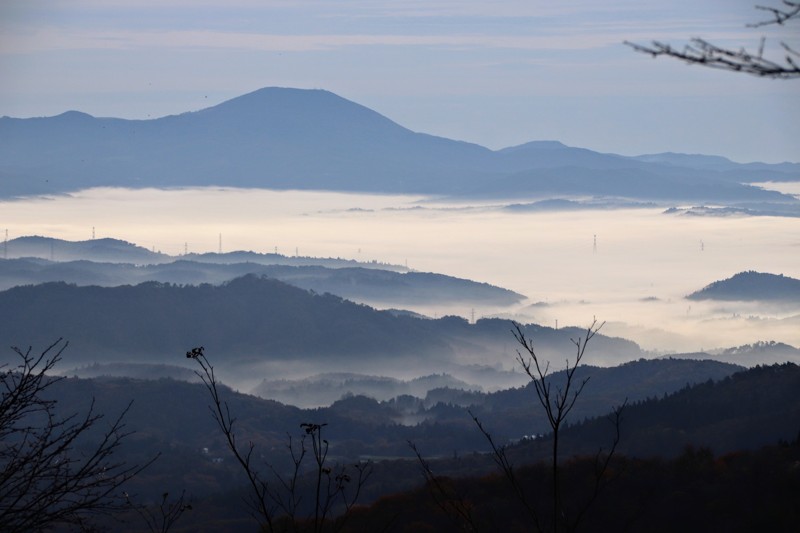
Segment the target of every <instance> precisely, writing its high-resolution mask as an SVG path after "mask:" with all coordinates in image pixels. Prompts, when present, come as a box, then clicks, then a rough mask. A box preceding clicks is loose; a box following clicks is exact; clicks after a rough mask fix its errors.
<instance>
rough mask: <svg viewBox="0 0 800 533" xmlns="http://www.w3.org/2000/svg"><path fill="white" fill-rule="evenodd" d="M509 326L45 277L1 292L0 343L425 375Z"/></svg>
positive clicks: (326, 299)
mask: <svg viewBox="0 0 800 533" xmlns="http://www.w3.org/2000/svg"><path fill="white" fill-rule="evenodd" d="M530 328H532V329H530V330H529V332H530V333H531V334H534V333H535V334H536V335H537V340H540V345H541V349H542V350H544V351H545V353H547V352H548V350H550V353H556V354H561V353H563V351H565V350H571V349H570V341H569V338H570V337H575V336H577V335H580V334H582V333H583V332H582V331H579V330H576V329H573V328H561V329H559V330H553V329H551V328H546V327H542V326H530ZM510 329H511V324H510V323H509V322H508V321H506V320H480V321H478V322H477V324H469V323H467V321H466V320H464V319H461V318H457V317H445V318H442V319H439V320H426V319H420V318H415V317H412V316H407V315H398V314H394V313H391V312H388V311H376V310H375V309H373V308H371V307H367V306H365V305H359V304H355V303H353V302H350V301H347V300H343V299H341V298H339V297H337V296H332V295H330V294H324V295H319V294H314V293H311V292H307V291H304V290H302V289H299V288H296V287H292V286H290V285H287V284H285V283H282V282H280V281H277V280H274V279H269V278H263V277H257V276H252V275H250V276H245V277H242V278H237V279H235V280H233V281H231V282H228V283H226V284H224V285H221V286H213V285H200V286H178V285H171V284H164V283H157V282H147V283H142V284H140V285H137V286H121V287H110V288H104V287H96V286H90V287H77V286H74V285H68V284H66V283H46V284H43V285H36V286H23V287H16V288H13V289H9V290H7V291H4V292H0V345H5V346H18V345H19V346H25V345H29V344H33V345H45V344H49V343H50V342H52V341H53V339H55V338H58V337H64V338H66V339H69V340H70V342H71V346H72V348H71V350H73V353H74V354H75V355H74V357H75V359H77V360H80V361H89V362H91V361H106V360H110V359H116V360H119V359H120V358H127V360H131V359H130V358H132V357H135V358H136V359H135V360H136V361H142V360H147V361H148V362H164V357H165V356H166V355H167V354H175V353H179V354H180V353H184V352H185V350H186V349H188V348H189V347H191V346H196V345H201V344H202V345H205V347H206V348H207V349H208V350H209V351H212V352H214V353H219V354H224V356H225V357H228V358H230V359H229V360H230V361H231V362H233V360H234V359H236V360H237V361H239V362H241V363H248V362H258V361H266V360H292V359H298V358H299V359H301V360H305V361H309V362H310V361H319V362H320V363H326V364H331V365H334V364H338V363H340V362H342V361H346V360H349V361H354V360H359V361H364V360H365V358H367V359H366V360H367V361H384V362H386V361H390V360H391V361H393V362H395V363H397V364H398V366H402V365H407V364H410V363H401V362H402V361H425V362H426V364H428V367H427V368H428V372H431V371H436V365H437V363H441V362H445V361H449V360H450V358H451V357H452V356H453V355H454V354H455V353H457V352H458V353H461V352H470V353H472V354H484V353H493V354H497V353H498V352H499V351H501V350H502V346H503V345H504V344H508V342H509V339H511V334H510ZM593 344H594V349H593V353H597V354H599V353H603V352H606V353H607V352H611V353H613V354H614V355H615V356H616V357H618V358H634V357H639V356H640V350H639V347H638V346H637V345H636V344H634V343H632V342H630V341H625V340H622V339H614V338H610V337H604V336H598V337H597V339H596V341H594V342H593ZM490 348H491V349H490ZM398 356H402V357H401V358H398ZM170 357H172V356H170ZM559 359H561V356H560V355H559ZM617 360H619V359H617ZM324 370H325V369H323V368H320V369H319V370H318V371H324Z"/></svg>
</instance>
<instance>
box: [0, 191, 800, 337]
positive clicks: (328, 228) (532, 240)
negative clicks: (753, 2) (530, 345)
mask: <svg viewBox="0 0 800 533" xmlns="http://www.w3.org/2000/svg"><path fill="white" fill-rule="evenodd" d="M419 199H420V197H413V196H388V195H362V194H343V193H331V192H315V191H266V190H245V189H220V188H205V189H176V190H167V191H159V190H154V189H140V190H126V189H91V190H88V191H82V192H79V193H74V194H71V195H65V196H56V197H41V198H29V199H22V200H16V201H5V202H0V212H2V213H3V221H4V223H6V224H7V225H8V228H9V236H10V238H15V237H18V236H21V235H31V234H43V235H48V236H52V237H57V238H62V239H67V240H88V239H90V238H91V236H92V231H93V230H94V231H95V232H96V237H98V238H99V237H116V238H122V239H125V240H128V241H131V242H134V243H137V244H139V245H142V246H145V247H147V248H152V249H154V250H157V251H162V252H165V253H169V254H173V255H180V254H182V253H183V252H184V250H187V251H189V252H215V251H217V250H218V246H219V237H220V234H221V236H222V246H223V251H233V250H254V251H258V252H264V253H267V252H274V251H277V252H278V253H281V254H285V255H295V254H299V255H302V256H317V257H342V258H347V259H357V260H360V261H372V260H376V261H380V262H388V263H394V264H400V265H403V264H407V265H408V266H409V267H410V268H412V269H415V270H419V271H423V272H427V271H432V272H439V273H444V274H449V275H453V276H459V277H464V278H469V279H473V280H476V281H480V282H487V283H492V284H495V285H498V286H501V287H505V288H509V289H512V290H515V291H518V292H520V293H522V294H525V295H526V296H528V297H529V298H530V302H528V303H540V304H546V305H538V306H534V307H531V308H524V306H523V308H519V309H516V310H512V311H514V312H516V313H518V315H517V318H518V319H519V320H529V321H535V322H536V323H540V324H544V325H547V326H551V327H552V326H554V325H556V320H558V321H559V324H560V325H561V326H564V325H577V326H587V325H588V324H589V323H591V322H592V320H593V319H594V318H597V319H598V320H604V321H608V322H609V324H608V325H607V326H606V329H605V332H606V333H607V334H611V335H619V336H623V337H626V338H630V339H632V340H635V341H637V342H639V343H640V344H641V345H642V346H643V347H644V348H645V349H649V350H657V351H661V352H663V351H696V350H700V349H701V348H705V349H710V348H716V347H730V346H737V345H741V344H747V343H753V342H757V341H765V340H777V341H781V342H785V343H787V344H791V345H794V346H798V345H800V336H799V333H798V332H800V328H798V327H797V326H798V320H800V317H799V316H798V309H797V307H794V308H788V309H781V308H777V309H776V308H770V307H768V306H764V305H762V304H760V303H749V304H742V303H729V302H726V303H715V302H693V301H688V300H685V299H684V297H685V296H686V295H688V294H689V293H691V292H693V291H695V290H698V289H700V288H702V287H703V286H705V285H707V284H709V283H711V282H712V281H716V280H718V279H724V278H727V277H730V276H732V275H733V274H735V273H737V272H740V271H744V270H757V271H762V272H770V273H775V274H784V275H787V276H791V277H794V278H800V263H798V261H797V257H798V251H800V238H799V235H800V234H799V233H798V231H797V228H798V221H797V218H790V217H703V216H685V215H665V214H663V211H664V210H663V208H643V209H615V210H587V211H580V212H574V211H568V212H523V213H517V212H508V211H502V210H500V209H497V206H496V205H494V206H493V205H480V204H476V205H471V206H470V205H468V204H466V205H462V206H460V208H458V206H455V207H454V205H453V204H436V203H422V204H420V203H419V202H418V200H419ZM595 235H596V236H597V249H596V251H595V250H594V236H595ZM55 259H58V258H55ZM415 309H416V310H419V311H422V312H426V313H428V314H429V315H430V316H443V315H444V314H458V315H460V316H463V317H465V318H471V315H472V313H473V312H474V313H475V318H480V317H482V316H489V315H492V314H493V313H496V312H500V311H503V312H508V311H509V310H508V309H502V310H501V309H496V308H476V309H474V310H473V309H470V308H462V307H459V308H450V307H443V306H441V305H438V304H437V303H431V304H430V305H429V306H422V307H416V308H415ZM792 317H793V318H792ZM787 319H788V320H787Z"/></svg>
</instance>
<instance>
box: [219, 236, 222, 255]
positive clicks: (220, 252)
mask: <svg viewBox="0 0 800 533" xmlns="http://www.w3.org/2000/svg"><path fill="white" fill-rule="evenodd" d="M219 254H220V255H222V233H220V234H219Z"/></svg>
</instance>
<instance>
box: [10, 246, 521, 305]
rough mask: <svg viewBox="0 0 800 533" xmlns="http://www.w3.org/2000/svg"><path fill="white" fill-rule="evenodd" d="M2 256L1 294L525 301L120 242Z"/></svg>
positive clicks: (372, 267) (404, 274)
mask: <svg viewBox="0 0 800 533" xmlns="http://www.w3.org/2000/svg"><path fill="white" fill-rule="evenodd" d="M4 254H5V255H7V257H8V259H0V290H5V289H10V288H11V287H14V286H18V285H35V284H39V283H46V282H56V281H64V282H67V283H74V284H76V285H98V286H105V287H112V286H119V285H136V284H139V283H142V282H146V281H157V282H161V283H177V284H181V285H187V284H188V285H199V284H202V283H212V284H219V283H223V282H228V281H230V280H232V279H234V278H238V277H241V276H244V275H246V274H257V275H260V276H267V277H269V278H274V279H278V280H281V281H283V282H285V283H288V284H290V285H294V286H296V287H300V288H302V289H306V290H312V291H314V292H317V293H320V294H323V293H331V294H335V295H337V296H341V297H343V298H347V299H350V300H353V301H357V302H360V303H368V304H371V305H385V304H390V305H393V306H405V305H414V304H424V303H430V302H437V303H438V304H441V305H453V304H459V305H461V304H463V305H464V306H465V307H467V308H468V307H470V306H474V305H497V306H508V305H513V304H516V303H519V302H521V301H522V300H524V299H525V296H524V295H522V294H519V293H516V292H513V291H510V290H508V289H503V288H501V287H497V286H494V285H490V284H488V283H480V282H476V281H471V280H468V279H462V278H456V277H453V276H446V275H443V274H436V273H432V272H415V271H411V270H409V269H408V268H406V267H402V266H398V265H390V264H386V263H379V262H373V261H370V262H358V261H355V260H352V259H341V258H318V257H304V256H293V257H290V256H285V255H281V254H274V253H266V254H261V253H256V252H246V251H236V252H228V253H206V254H188V255H183V256H178V257H174V256H170V255H167V254H163V253H159V252H153V251H150V250H147V249H146V248H143V247H141V246H137V245H135V244H132V243H129V242H126V241H123V240H119V239H108V238H106V239H92V240H88V241H77V242H74V241H65V240H61V239H53V238H49V237H38V236H35V237H20V238H17V239H12V240H10V241H8V242H7V243H5V246H4Z"/></svg>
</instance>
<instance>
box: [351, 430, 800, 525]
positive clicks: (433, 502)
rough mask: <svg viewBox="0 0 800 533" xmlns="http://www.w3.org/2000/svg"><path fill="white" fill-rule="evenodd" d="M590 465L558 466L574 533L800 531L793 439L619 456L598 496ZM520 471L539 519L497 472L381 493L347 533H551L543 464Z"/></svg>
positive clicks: (799, 474) (799, 468)
mask: <svg viewBox="0 0 800 533" xmlns="http://www.w3.org/2000/svg"><path fill="white" fill-rule="evenodd" d="M594 468H595V461H594V458H593V457H584V458H578V459H572V460H570V461H569V462H568V463H567V464H565V465H564V467H563V468H562V470H561V473H562V483H563V489H564V490H563V494H564V500H565V501H564V506H565V522H568V524H569V525H570V526H573V527H574V528H575V530H578V531H642V532H645V531H646V532H658V531H664V532H672V531H729V532H731V531H743V532H744V531H797V525H798V524H800V505H798V502H799V501H800V440H797V439H796V440H794V441H793V442H791V443H781V444H779V445H776V446H770V447H765V448H763V449H760V450H758V451H743V452H734V453H730V454H726V455H722V456H715V455H714V454H713V452H711V450H709V449H708V448H693V447H687V448H686V449H685V451H684V452H683V453H682V454H681V455H680V456H678V457H677V458H674V459H670V460H666V459H661V458H650V459H636V458H630V457H619V458H617V459H616V460H614V461H613V463H612V468H611V469H610V471H609V472H608V475H607V477H605V478H604V479H603V487H602V489H601V491H600V492H599V494H597V496H596V498H595V497H594V496H593V491H594V485H595V477H594V472H595V470H594ZM517 476H518V477H517V479H518V480H519V482H520V485H521V487H522V488H523V490H524V493H525V496H526V498H527V505H529V506H530V508H532V509H533V510H534V512H535V515H536V517H537V518H536V519H534V518H533V516H532V515H531V513H530V512H529V508H528V507H527V506H526V505H525V504H523V503H522V502H521V501H520V500H519V499H518V497H517V495H516V494H515V492H514V491H513V490H512V488H511V485H510V483H509V482H508V480H507V479H506V478H505V477H504V476H503V475H501V474H492V475H489V476H484V477H478V478H476V477H471V478H458V479H452V478H443V479H441V480H440V481H439V485H438V486H437V485H434V484H432V483H430V484H428V485H427V486H425V487H421V488H419V489H416V490H414V491H410V492H406V493H402V494H397V495H393V496H389V497H385V498H383V499H381V500H380V501H378V502H376V503H375V504H374V505H372V506H370V507H368V508H365V509H360V510H359V511H358V512H355V513H353V514H352V516H351V517H350V518H349V520H348V522H347V523H346V525H345V527H344V531H350V532H362V531H386V532H416V531H431V532H433V531H442V532H443V531H487V532H497V531H508V532H511V531H536V530H537V528H536V525H535V524H536V520H538V521H539V522H538V523H539V526H540V527H541V529H542V530H543V531H553V520H552V516H551V514H550V511H549V510H550V508H551V507H552V492H551V483H552V477H551V475H550V472H549V470H548V468H547V466H546V465H545V464H544V463H539V464H538V465H534V466H527V467H521V468H519V470H518V471H517ZM582 513H583V514H582ZM576 522H577V524H576ZM559 526H560V527H559V530H567V529H571V528H568V527H567V524H559Z"/></svg>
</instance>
